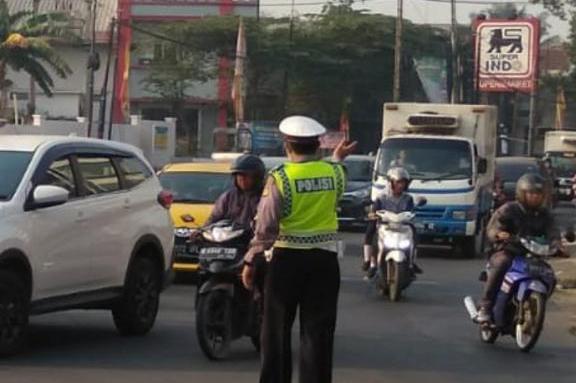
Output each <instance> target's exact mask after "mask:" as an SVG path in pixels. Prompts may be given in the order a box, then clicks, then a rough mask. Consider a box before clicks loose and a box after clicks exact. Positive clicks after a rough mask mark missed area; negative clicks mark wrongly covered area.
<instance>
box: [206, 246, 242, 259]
mask: <svg viewBox="0 0 576 383" xmlns="http://www.w3.org/2000/svg"><path fill="white" fill-rule="evenodd" d="M237 253H238V249H233V248H226V247H204V248H202V249H201V250H200V258H204V259H207V258H209V259H234V258H236V254H237Z"/></svg>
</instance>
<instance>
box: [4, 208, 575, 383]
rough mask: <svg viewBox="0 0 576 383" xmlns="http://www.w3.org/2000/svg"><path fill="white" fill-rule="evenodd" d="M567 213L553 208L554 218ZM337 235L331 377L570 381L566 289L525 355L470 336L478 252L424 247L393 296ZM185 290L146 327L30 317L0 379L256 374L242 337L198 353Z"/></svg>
mask: <svg viewBox="0 0 576 383" xmlns="http://www.w3.org/2000/svg"><path fill="white" fill-rule="evenodd" d="M573 212H576V210H570V209H561V210H560V211H559V216H561V218H562V222H568V221H569V220H570V219H571V217H570V216H571V214H573ZM344 236H345V239H346V241H347V243H348V247H347V256H346V257H345V258H344V259H343V260H342V275H343V283H342V290H341V296H340V309H339V318H338V329H337V334H336V347H335V372H334V376H335V379H334V381H335V382H342V383H344V382H375V383H376V382H377V383H384V382H395V383H404V382H406V383H408V382H418V383H422V382H442V383H446V382H454V383H463V382H467V383H473V382H491V383H492V382H494V383H496V382H506V383H513V382H535V383H536V382H537V383H542V382H547V381H553V382H555V383H561V382H571V383H572V382H574V379H575V377H576V337H575V336H572V335H570V334H569V332H568V328H569V316H570V314H569V313H570V312H571V313H573V312H574V307H576V306H574V305H573V304H576V300H570V299H568V297H569V296H568V295H566V294H567V293H559V294H557V298H556V300H554V301H553V302H551V303H550V305H549V312H548V317H547V327H546V329H545V332H544V333H543V335H542V338H541V341H540V343H539V344H538V345H537V347H536V349H535V350H534V351H533V352H532V353H531V354H528V355H525V354H522V353H520V352H519V351H517V350H516V349H515V347H514V344H513V341H512V338H505V339H501V340H499V341H498V342H497V344H496V345H494V346H487V345H484V344H481V343H480V342H479V341H478V337H477V328H476V327H475V326H474V325H473V324H472V323H470V322H469V321H468V318H467V314H466V312H465V309H464V307H463V305H462V298H463V296H464V295H466V294H470V293H472V294H474V293H477V292H478V291H479V288H480V285H479V283H478V282H476V280H475V279H476V276H477V274H478V272H479V270H480V269H481V267H482V265H483V261H482V260H461V259H460V260H459V259H451V258H450V257H449V256H447V255H446V254H428V255H427V256H426V257H425V258H422V259H421V260H420V264H421V265H422V267H423V268H424V270H425V274H424V275H422V276H421V278H420V279H419V280H418V281H417V282H416V283H415V284H414V285H413V286H411V287H410V289H409V290H408V292H407V296H406V299H405V300H404V301H402V302H400V303H396V304H393V303H389V302H387V301H384V300H382V299H381V298H379V297H378V296H377V295H376V294H375V291H374V289H373V288H371V287H370V286H369V285H367V284H366V283H365V282H364V281H363V280H362V278H361V273H360V271H359V255H360V241H361V235H360V234H345V235H344ZM193 291H194V290H193V287H191V286H185V285H177V286H173V287H172V288H170V289H169V291H168V292H167V293H166V294H165V295H163V300H162V308H161V312H160V315H159V318H158V323H157V327H156V328H155V329H154V331H153V332H152V333H151V334H150V335H148V336H147V337H144V338H122V337H120V336H118V335H117V334H116V332H115V330H114V327H113V325H112V320H111V318H110V315H109V314H108V313H106V312H82V311H76V312H67V313H59V314H52V315H46V316H42V317H35V318H33V319H32V328H31V331H32V334H31V344H30V347H29V349H28V351H27V352H25V353H24V354H22V355H19V356H17V357H15V358H12V359H8V360H3V361H0V381H1V382H2V383H8V382H26V383H36V382H58V383H60V382H78V383H91V382H98V383H112V382H126V383H127V382H138V383H146V382H162V383H170V382H185V383H191V382H202V383H211V382H214V383H225V382H226V383H227V382H231V381H232V382H234V383H244V382H251V383H254V382H257V377H258V355H257V354H256V352H255V351H254V350H253V348H252V346H251V344H250V342H248V341H239V342H238V343H236V344H234V346H233V352H232V355H231V357H230V360H228V361H226V362H221V363H213V362H209V361H207V360H206V359H205V358H204V357H203V355H202V354H201V352H200V349H199V347H198V345H197V341H196V336H195V331H194V309H193V297H194V294H193ZM569 302H572V303H571V304H572V306H570V305H569V304H568V303H569ZM294 340H295V341H296V340H297V334H296V333H295V337H294ZM294 343H295V344H296V342H294ZM296 349H297V347H296Z"/></svg>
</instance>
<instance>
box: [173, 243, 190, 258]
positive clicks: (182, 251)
mask: <svg viewBox="0 0 576 383" xmlns="http://www.w3.org/2000/svg"><path fill="white" fill-rule="evenodd" d="M187 250H188V249H187V246H186V245H174V253H176V256H183V255H186V252H187Z"/></svg>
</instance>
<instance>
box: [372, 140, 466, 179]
mask: <svg viewBox="0 0 576 383" xmlns="http://www.w3.org/2000/svg"><path fill="white" fill-rule="evenodd" d="M400 166H401V167H403V168H405V169H406V170H407V171H408V172H409V173H410V175H411V176H412V178H414V179H418V180H459V179H469V178H472V150H471V147H470V144H468V143H467V142H465V141H456V140H443V139H439V140H436V139H435V140H430V139H424V138H390V139H387V140H386V141H384V143H382V145H381V146H380V155H379V157H378V174H379V175H385V174H386V172H387V171H388V169H390V168H393V167H400Z"/></svg>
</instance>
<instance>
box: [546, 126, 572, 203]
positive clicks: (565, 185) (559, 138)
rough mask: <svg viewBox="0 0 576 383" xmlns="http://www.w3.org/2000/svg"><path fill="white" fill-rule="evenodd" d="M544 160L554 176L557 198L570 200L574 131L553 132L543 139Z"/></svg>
mask: <svg viewBox="0 0 576 383" xmlns="http://www.w3.org/2000/svg"><path fill="white" fill-rule="evenodd" d="M544 159H550V161H551V163H552V168H553V169H554V172H555V174H556V180H555V184H556V190H557V197H558V199H560V200H566V201H569V200H572V197H573V195H572V194H573V193H572V177H574V175H575V174H576V131H568V130H555V131H551V132H547V133H546V136H545V137H544Z"/></svg>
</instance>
